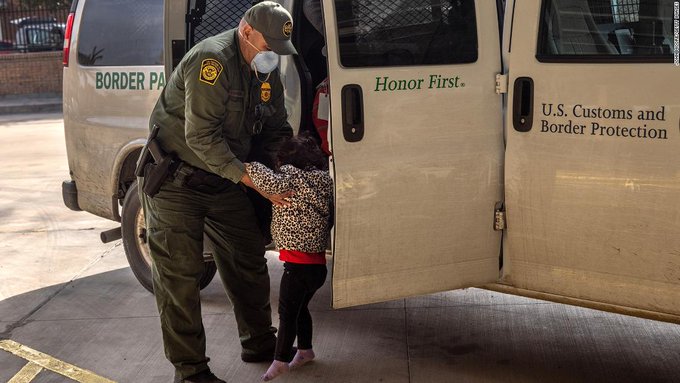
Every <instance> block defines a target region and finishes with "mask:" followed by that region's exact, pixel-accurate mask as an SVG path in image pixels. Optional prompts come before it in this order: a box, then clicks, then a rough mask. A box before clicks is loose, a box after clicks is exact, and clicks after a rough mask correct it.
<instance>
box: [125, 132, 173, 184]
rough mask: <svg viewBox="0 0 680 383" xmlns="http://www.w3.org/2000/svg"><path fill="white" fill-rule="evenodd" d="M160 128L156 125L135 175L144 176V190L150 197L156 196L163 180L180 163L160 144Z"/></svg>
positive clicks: (143, 150)
mask: <svg viewBox="0 0 680 383" xmlns="http://www.w3.org/2000/svg"><path fill="white" fill-rule="evenodd" d="M159 130H160V128H159V127H158V125H154V126H153V129H152V130H151V133H150V134H149V138H148V139H147V141H146V145H144V148H143V149H142V154H141V155H140V157H139V161H138V162H137V168H136V169H135V175H136V176H137V177H144V187H143V188H142V191H144V194H146V195H148V196H149V197H154V196H155V195H156V194H158V191H159V190H160V189H161V185H163V182H165V180H167V179H168V177H170V176H171V175H172V174H173V173H174V172H175V170H177V168H178V167H179V165H180V161H178V160H177V157H176V156H174V155H172V154H167V153H165V152H164V151H163V149H162V148H161V147H160V145H159V144H158V140H157V139H156V136H157V135H158V131H159Z"/></svg>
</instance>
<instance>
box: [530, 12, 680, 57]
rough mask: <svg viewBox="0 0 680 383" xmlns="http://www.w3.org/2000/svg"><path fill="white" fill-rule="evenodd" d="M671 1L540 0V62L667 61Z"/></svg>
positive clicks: (670, 54)
mask: <svg viewBox="0 0 680 383" xmlns="http://www.w3.org/2000/svg"><path fill="white" fill-rule="evenodd" d="M672 51H673V0H545V1H544V2H543V9H542V15H541V28H540V35H539V40H538V54H537V58H538V59H539V60H540V61H565V60H569V59H576V60H579V59H586V60H584V62H588V61H589V60H587V59H588V58H591V59H599V60H596V61H608V62H616V61H622V62H630V61H664V62H665V61H668V62H670V61H671V60H672Z"/></svg>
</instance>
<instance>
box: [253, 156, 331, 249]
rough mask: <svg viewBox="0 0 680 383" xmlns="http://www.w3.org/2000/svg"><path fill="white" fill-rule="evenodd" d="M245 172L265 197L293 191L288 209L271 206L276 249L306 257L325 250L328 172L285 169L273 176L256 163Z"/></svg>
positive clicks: (328, 200) (290, 167)
mask: <svg viewBox="0 0 680 383" xmlns="http://www.w3.org/2000/svg"><path fill="white" fill-rule="evenodd" d="M246 171H247V172H248V175H249V176H250V178H251V179H252V180H253V184H255V186H256V187H257V188H258V189H260V190H262V191H264V192H265V193H269V194H281V193H284V192H286V191H288V190H292V191H293V196H292V197H290V199H289V200H290V202H291V206H288V207H282V206H274V211H273V216H272V226H271V228H272V237H273V238H274V242H275V243H276V246H277V247H278V248H279V249H286V250H297V251H304V252H307V253H317V252H322V251H324V250H326V247H327V246H328V238H329V236H330V229H331V225H332V222H331V209H332V203H333V180H332V179H331V177H330V174H329V173H328V171H323V170H317V169H305V170H302V169H298V168H296V167H294V166H292V165H284V166H282V167H281V169H280V171H279V172H277V173H275V172H274V171H273V170H271V169H269V168H268V167H266V166H264V165H262V164H261V163H258V162H251V163H249V164H246Z"/></svg>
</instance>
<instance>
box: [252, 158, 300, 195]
mask: <svg viewBox="0 0 680 383" xmlns="http://www.w3.org/2000/svg"><path fill="white" fill-rule="evenodd" d="M245 165H246V171H247V172H248V175H249V176H250V179H251V180H252V181H253V184H254V185H255V187H256V188H258V189H260V190H262V191H263V192H265V193H268V194H281V193H284V192H287V191H290V190H291V185H290V179H289V177H288V175H287V174H282V173H274V171H273V170H271V169H269V168H268V167H266V166H264V165H262V164H261V163H259V162H250V163H247V164H245Z"/></svg>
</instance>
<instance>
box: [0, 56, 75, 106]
mask: <svg viewBox="0 0 680 383" xmlns="http://www.w3.org/2000/svg"><path fill="white" fill-rule="evenodd" d="M62 55H63V53H62V52H61V51H58V52H36V53H11V54H0V97H2V96H8V95H18V94H35V93H61V90H62V79H63V65H62V63H61V60H62Z"/></svg>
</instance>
